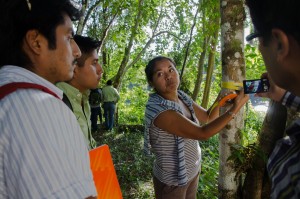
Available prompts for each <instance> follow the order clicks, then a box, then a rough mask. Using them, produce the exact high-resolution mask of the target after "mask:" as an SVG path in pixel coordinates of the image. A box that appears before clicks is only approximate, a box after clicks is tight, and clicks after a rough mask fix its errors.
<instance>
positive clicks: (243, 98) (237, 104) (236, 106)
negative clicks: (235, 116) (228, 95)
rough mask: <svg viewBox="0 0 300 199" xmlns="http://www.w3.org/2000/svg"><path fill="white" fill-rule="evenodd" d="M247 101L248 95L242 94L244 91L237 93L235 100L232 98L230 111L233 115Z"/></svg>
mask: <svg viewBox="0 0 300 199" xmlns="http://www.w3.org/2000/svg"><path fill="white" fill-rule="evenodd" d="M248 100H249V95H247V94H245V93H244V90H243V89H242V90H240V91H238V92H237V96H236V98H234V102H233V106H232V107H231V109H230V111H231V112H233V113H237V112H238V111H239V110H240V109H241V108H242V107H243V106H244V104H245V103H246V102H247V101H248Z"/></svg>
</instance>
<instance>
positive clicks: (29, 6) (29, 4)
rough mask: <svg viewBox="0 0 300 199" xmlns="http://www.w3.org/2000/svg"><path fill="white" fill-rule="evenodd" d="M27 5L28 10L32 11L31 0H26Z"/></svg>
mask: <svg viewBox="0 0 300 199" xmlns="http://www.w3.org/2000/svg"><path fill="white" fill-rule="evenodd" d="M26 3H27V6H28V10H29V11H31V3H30V1H29V0H26Z"/></svg>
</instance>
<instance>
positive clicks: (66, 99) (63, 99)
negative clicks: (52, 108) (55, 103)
mask: <svg viewBox="0 0 300 199" xmlns="http://www.w3.org/2000/svg"><path fill="white" fill-rule="evenodd" d="M62 101H63V102H64V103H65V104H66V105H67V106H68V107H69V108H70V109H71V111H72V112H73V107H72V104H71V102H70V100H69V98H68V97H67V95H66V94H65V93H64V95H63V98H62Z"/></svg>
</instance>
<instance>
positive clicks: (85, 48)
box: [74, 35, 101, 67]
mask: <svg viewBox="0 0 300 199" xmlns="http://www.w3.org/2000/svg"><path fill="white" fill-rule="evenodd" d="M74 41H75V42H76V43H77V45H78V46H79V49H80V51H81V53H82V55H81V57H80V58H78V60H77V61H78V66H79V67H81V66H84V62H85V60H86V59H87V58H88V56H89V54H90V53H91V52H92V51H93V50H97V51H98V48H99V47H100V44H101V42H100V41H98V40H95V39H93V38H91V37H85V36H81V35H75V36H74Z"/></svg>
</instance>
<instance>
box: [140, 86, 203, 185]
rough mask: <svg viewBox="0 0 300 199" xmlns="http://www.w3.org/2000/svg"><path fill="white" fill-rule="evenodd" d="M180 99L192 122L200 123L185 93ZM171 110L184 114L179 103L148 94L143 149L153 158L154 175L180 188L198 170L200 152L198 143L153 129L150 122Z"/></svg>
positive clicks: (180, 92)
mask: <svg viewBox="0 0 300 199" xmlns="http://www.w3.org/2000/svg"><path fill="white" fill-rule="evenodd" d="M178 96H179V98H180V99H181V100H182V101H183V103H185V104H186V105H187V107H188V108H189V110H190V112H191V115H192V121H194V122H195V123H197V124H198V123H199V122H198V120H197V118H196V116H195V112H194V109H193V106H192V104H193V101H192V99H191V98H189V97H188V96H187V95H186V94H185V93H184V92H182V91H178ZM167 110H174V111H177V112H178V113H180V114H183V112H182V110H181V108H180V106H179V104H178V103H176V102H173V101H169V100H166V99H164V98H162V97H161V96H159V95H158V94H151V95H150V97H149V100H148V103H147V105H146V111H145V137H144V150H145V153H146V154H147V155H150V154H151V153H150V149H151V151H152V152H153V153H154V155H155V159H156V160H155V162H154V166H153V174H154V176H155V177H156V178H157V179H158V180H160V181H161V182H163V183H165V184H167V185H174V186H182V185H185V184H187V183H188V182H189V181H190V180H192V179H193V178H194V177H195V176H196V175H197V174H198V172H199V170H200V165H201V164H200V163H201V149H200V146H199V142H198V141H197V140H192V139H187V138H183V137H179V136H176V135H174V134H171V133H168V132H166V131H164V130H162V129H159V128H158V127H156V126H155V125H154V124H153V122H154V120H155V118H156V117H157V116H158V115H159V114H160V113H162V112H164V111H167Z"/></svg>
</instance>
